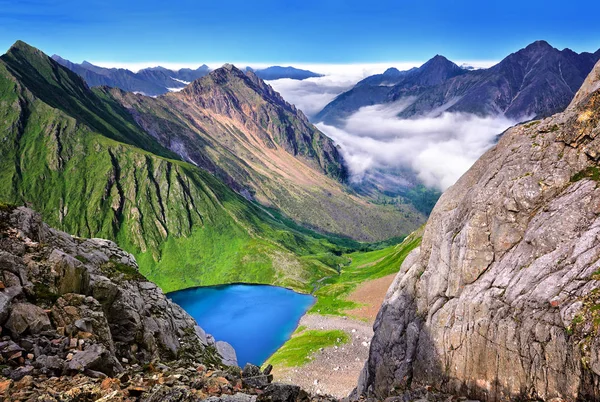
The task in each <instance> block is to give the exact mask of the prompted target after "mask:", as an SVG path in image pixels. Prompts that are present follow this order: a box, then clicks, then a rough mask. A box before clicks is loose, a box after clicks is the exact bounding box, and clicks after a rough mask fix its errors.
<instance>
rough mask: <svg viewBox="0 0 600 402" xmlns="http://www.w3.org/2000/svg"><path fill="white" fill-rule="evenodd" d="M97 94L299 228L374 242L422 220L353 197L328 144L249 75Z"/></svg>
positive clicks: (215, 75) (405, 206)
mask: <svg viewBox="0 0 600 402" xmlns="http://www.w3.org/2000/svg"><path fill="white" fill-rule="evenodd" d="M104 90H105V91H106V92H107V96H112V97H114V98H115V99H116V100H118V101H119V102H120V103H122V104H123V106H125V107H126V108H127V109H128V110H129V111H130V113H131V115H132V116H133V117H134V119H135V120H136V122H138V124H139V125H140V126H141V127H143V128H144V129H145V130H146V131H147V132H148V133H151V134H152V135H153V136H154V137H155V138H156V139H157V140H158V141H159V142H160V143H161V144H162V145H163V146H165V147H166V148H169V149H170V150H172V151H173V152H176V153H177V154H178V155H180V156H181V158H182V159H184V160H187V161H191V162H193V163H194V164H197V165H198V166H200V167H203V168H204V169H206V170H208V171H210V172H213V173H214V174H215V175H217V176H218V177H219V178H221V179H222V180H223V181H225V182H226V183H227V184H228V185H230V186H231V187H232V188H234V189H235V190H236V191H237V192H239V193H241V194H245V196H246V197H248V198H251V199H254V200H256V201H258V202H260V203H261V204H262V205H266V206H269V207H274V208H277V209H279V210H281V211H283V212H284V213H285V214H286V215H287V216H289V217H291V218H293V219H294V220H296V221H298V222H300V223H302V224H303V225H305V226H308V227H312V228H315V229H317V230H319V231H321V232H325V233H336V234H341V235H344V236H348V237H351V238H354V239H358V240H361V241H380V240H384V239H387V238H389V237H394V236H402V235H406V234H407V233H410V232H411V231H413V230H414V229H416V228H417V227H419V226H420V225H421V224H422V223H423V221H424V217H425V214H424V213H422V212H419V211H418V210H417V209H415V208H414V207H413V206H412V205H409V203H408V202H403V200H400V201H399V202H396V203H394V204H393V205H391V204H390V205H382V204H380V205H377V204H376V203H374V202H373V201H372V200H369V199H368V198H367V197H361V196H358V195H357V194H354V193H352V192H351V191H350V190H349V189H348V187H347V186H345V185H344V184H343V183H342V182H343V181H344V180H345V179H346V169H345V166H344V164H343V160H342V157H341V155H340V153H339V151H338V149H337V148H336V146H335V144H334V143H333V141H332V140H331V139H330V138H328V137H327V136H325V135H324V134H323V133H321V132H320V131H319V130H318V129H317V128H316V127H315V126H313V125H312V124H311V123H310V122H309V121H308V119H307V118H306V116H304V114H303V113H302V112H301V111H298V110H297V109H296V108H295V107H294V106H293V105H290V104H289V103H287V102H286V101H285V100H284V99H283V98H282V97H281V96H280V95H279V94H278V93H277V92H275V91H274V90H273V89H272V88H271V87H270V86H269V85H267V84H266V83H265V82H263V81H262V80H261V79H259V78H258V77H257V76H256V75H254V74H253V73H252V72H247V73H244V72H242V71H241V70H239V69H237V68H236V67H234V66H232V65H225V66H224V67H222V68H219V69H216V70H214V71H212V72H211V73H210V74H208V75H207V76H205V77H203V78H201V79H198V80H196V81H194V82H193V83H191V84H190V85H188V86H187V87H186V88H185V89H183V90H182V91H180V92H177V93H171V94H167V95H165V96H161V97H158V98H150V97H147V96H141V95H136V94H133V93H126V92H123V91H121V90H118V89H106V88H105V89H104ZM316 206H318V207H316Z"/></svg>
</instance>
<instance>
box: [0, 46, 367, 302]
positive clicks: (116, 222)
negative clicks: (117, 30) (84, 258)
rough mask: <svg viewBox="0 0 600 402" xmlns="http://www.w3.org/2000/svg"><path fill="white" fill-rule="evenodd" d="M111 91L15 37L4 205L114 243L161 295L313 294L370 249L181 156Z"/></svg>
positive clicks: (5, 90)
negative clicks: (271, 207)
mask: <svg viewBox="0 0 600 402" xmlns="http://www.w3.org/2000/svg"><path fill="white" fill-rule="evenodd" d="M111 99H112V98H110V97H109V96H108V95H107V93H106V92H105V91H102V90H94V91H92V90H90V89H89V88H87V86H86V85H85V84H84V82H83V81H82V80H81V79H80V78H79V77H78V76H76V75H75V74H73V73H71V72H69V71H68V70H66V69H64V68H62V67H60V66H58V65H57V64H56V63H55V62H54V61H52V60H50V59H49V58H48V57H46V56H45V55H44V54H43V53H41V52H39V51H38V50H36V49H34V48H31V47H29V46H27V45H26V44H24V43H17V44H16V45H15V46H13V48H11V50H10V51H9V52H8V53H7V54H6V55H4V56H2V57H1V58H0V132H1V133H2V137H1V138H0V155H1V156H2V157H1V158H0V201H3V202H9V203H13V204H26V205H29V206H31V207H32V208H34V209H36V210H38V211H39V212H40V213H41V214H42V215H43V217H44V219H45V220H46V221H47V222H48V223H49V224H50V225H52V226H55V227H58V228H61V229H63V230H65V231H68V232H70V233H73V234H76V235H80V236H86V237H104V238H109V239H113V240H115V241H117V242H118V243H119V245H121V246H122V247H124V248H125V249H127V250H129V251H131V252H132V253H133V254H134V255H135V256H136V257H137V259H138V261H139V263H140V266H141V269H142V272H143V273H144V274H145V275H147V277H148V278H149V279H150V280H153V281H155V282H156V283H158V284H159V285H160V286H161V287H163V289H164V290H165V291H172V290H176V289H181V288H185V287H191V286H198V285H212V284H218V283H228V282H249V283H272V284H277V285H282V286H288V287H291V288H294V289H297V290H301V291H311V290H312V289H313V288H314V285H315V283H316V281H317V280H318V279H320V278H322V277H325V276H330V275H332V274H335V273H336V268H337V267H338V265H339V264H340V261H341V257H339V256H340V255H341V254H342V253H344V252H348V251H349V250H352V249H358V248H361V247H363V246H362V245H361V244H359V243H357V242H354V241H351V240H347V239H336V238H330V237H328V236H324V235H318V234H315V233H313V232H311V231H310V230H307V229H305V228H302V227H299V226H297V225H295V224H294V223H293V222H292V221H290V220H288V219H286V218H284V217H283V216H281V215H280V214H278V213H276V211H268V210H266V209H264V208H263V207H261V206H259V205H258V204H254V203H252V202H249V201H247V200H246V199H245V198H243V197H241V196H239V195H238V194H236V193H235V192H234V191H232V190H231V189H230V188H229V187H228V186H227V185H225V184H224V183H223V182H221V181H220V180H219V179H217V178H216V177H215V176H213V175H211V174H210V173H207V172H206V171H204V170H202V169H199V168H198V167H196V166H194V165H192V164H190V163H187V162H184V161H181V160H179V159H177V156H176V155H175V154H173V153H171V152H170V151H168V150H167V149H165V148H164V147H162V146H161V145H160V144H159V143H158V142H156V141H155V140H154V138H153V137H152V136H149V135H148V134H147V133H146V132H145V131H144V130H142V129H141V128H140V127H139V126H138V125H137V124H136V123H135V122H134V121H133V120H131V117H130V115H129V114H128V113H127V112H126V111H125V110H124V109H123V108H122V107H121V106H120V105H119V104H118V103H116V102H112V101H111Z"/></svg>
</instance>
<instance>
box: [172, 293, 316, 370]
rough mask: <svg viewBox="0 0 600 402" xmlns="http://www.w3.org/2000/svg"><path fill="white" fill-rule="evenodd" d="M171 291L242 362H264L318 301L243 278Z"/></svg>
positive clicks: (308, 296)
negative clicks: (245, 282)
mask: <svg viewBox="0 0 600 402" xmlns="http://www.w3.org/2000/svg"><path fill="white" fill-rule="evenodd" d="M168 297H169V298H170V299H172V300H173V301H174V302H175V303H177V304H179V305H180V306H181V307H183V309H184V310H185V311H187V312H188V313H189V314H190V315H191V316H192V317H194V319H195V320H196V321H197V322H198V324H199V325H200V326H201V327H202V328H203V329H204V330H205V331H206V332H207V333H210V334H212V335H213V336H214V337H215V339H216V340H218V341H226V342H229V343H230V344H231V345H232V346H233V347H234V349H235V351H236V353H237V359H238V364H239V365H240V366H242V367H243V366H244V365H245V364H246V363H252V364H256V365H258V366H259V365H261V364H262V363H264V362H265V360H267V358H269V356H271V355H272V354H273V353H274V352H275V351H276V350H277V349H279V348H280V347H281V345H283V344H284V343H285V341H287V340H288V339H289V338H290V336H291V335H292V332H294V330H295V329H296V327H297V326H298V321H299V320H300V318H301V317H302V316H303V315H304V313H306V311H307V310H308V309H309V308H310V306H312V304H313V303H314V301H315V299H314V297H313V296H310V295H303V294H300V293H296V292H294V291H292V290H289V289H284V288H280V287H276V286H267V285H243V284H235V285H223V286H206V287H199V288H193V289H185V290H180V291H177V292H172V293H169V294H168Z"/></svg>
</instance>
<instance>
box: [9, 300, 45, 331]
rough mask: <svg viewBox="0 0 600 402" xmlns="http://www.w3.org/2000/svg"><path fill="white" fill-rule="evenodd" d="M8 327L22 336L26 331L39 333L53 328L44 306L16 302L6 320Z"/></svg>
mask: <svg viewBox="0 0 600 402" xmlns="http://www.w3.org/2000/svg"><path fill="white" fill-rule="evenodd" d="M6 328H7V329H8V330H9V331H10V332H11V333H12V334H13V336H20V335H22V334H24V333H26V332H28V333H30V334H39V333H40V332H42V331H46V330H49V329H51V328H52V325H51V324H50V319H49V318H48V314H46V312H45V311H44V310H43V309H42V308H40V307H38V306H36V305H35V304H31V303H15V304H13V306H12V309H11V312H10V316H9V317H8V320H7V321H6Z"/></svg>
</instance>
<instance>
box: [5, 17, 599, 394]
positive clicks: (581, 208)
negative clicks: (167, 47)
mask: <svg viewBox="0 0 600 402" xmlns="http://www.w3.org/2000/svg"><path fill="white" fill-rule="evenodd" d="M252 6H253V7H255V6H256V5H252ZM599 59H600V51H598V52H596V53H576V52H573V51H571V50H569V49H565V50H558V49H555V48H553V47H552V46H550V45H549V44H548V43H546V42H544V41H537V42H534V43H532V44H531V45H529V46H527V47H526V48H524V49H521V50H519V51H517V52H516V53H513V54H511V55H509V56H508V57H506V58H505V59H503V60H502V61H501V62H499V63H497V64H495V65H494V66H492V67H490V68H487V69H471V68H464V67H459V66H458V65H457V64H455V63H453V62H451V61H449V60H448V59H446V58H445V57H443V56H439V55H438V56H435V57H434V58H432V59H431V60H429V61H428V62H426V63H425V64H423V65H422V66H421V67H418V68H413V69H411V70H407V71H399V70H397V69H394V68H390V69H388V70H387V71H385V72H384V73H383V74H378V75H373V76H369V77H367V78H365V79H363V80H362V81H360V82H358V83H357V84H356V85H355V86H354V87H352V88H350V89H349V90H347V91H345V92H342V93H340V94H339V95H338V96H337V97H335V99H333V100H332V101H331V102H330V103H329V104H328V105H327V106H325V108H324V109H323V110H322V111H321V112H320V113H319V114H318V115H316V116H315V117H314V118H312V120H313V122H314V123H322V124H323V122H324V124H325V125H331V126H337V128H338V129H340V130H341V129H343V128H344V124H345V122H346V120H347V119H348V118H349V117H350V116H352V115H353V114H355V113H358V112H360V111H361V110H362V111H364V110H365V108H369V107H380V106H382V105H383V107H385V106H386V105H394V104H398V103H399V102H400V103H402V104H403V107H402V108H401V110H400V109H399V110H398V111H397V113H396V115H395V116H394V118H399V119H405V120H410V121H413V122H414V121H418V120H419V119H421V118H426V117H431V116H439V115H442V114H444V113H460V114H468V115H473V116H478V117H483V118H485V117H489V116H502V117H506V118H511V119H514V120H515V121H517V122H519V121H522V122H521V123H517V124H515V125H514V126H513V127H511V128H509V129H508V130H506V131H505V132H503V133H502V132H498V133H494V143H493V144H489V145H490V146H489V147H487V148H486V149H485V151H486V152H485V153H484V154H483V155H481V153H480V154H478V156H480V157H479V160H477V162H475V164H474V165H473V166H472V167H470V169H468V171H467V172H466V173H464V175H463V176H462V177H461V178H460V179H459V180H458V181H457V182H456V183H455V184H454V185H452V186H450V187H449V188H448V189H447V190H445V191H444V193H443V194H442V195H441V197H440V198H439V200H438V199H437V198H438V196H439V195H440V193H439V192H438V190H436V189H431V188H428V187H427V186H425V185H424V183H422V182H420V181H419V180H417V179H416V173H415V172H414V171H411V170H410V168H408V167H405V168H404V169H398V172H396V173H398V175H397V177H396V176H395V179H397V180H396V181H395V180H392V179H390V180H388V181H387V182H386V184H385V186H378V183H377V181H376V180H375V181H374V182H372V183H369V182H357V181H356V178H355V177H353V176H352V172H351V164H352V163H354V162H355V161H351V160H350V156H351V155H349V153H348V150H347V149H345V148H343V147H342V146H341V145H338V144H336V142H335V141H334V140H333V139H332V138H330V137H328V136H327V135H326V134H325V133H324V132H322V131H321V130H319V128H317V126H315V125H313V123H312V122H311V121H309V119H308V118H307V117H306V115H305V114H304V113H303V112H302V111H301V110H299V109H298V108H297V107H296V106H294V105H292V104H290V103H288V102H287V101H286V100H285V99H284V96H282V95H281V94H280V93H278V92H277V91H275V90H274V89H273V87H272V86H271V85H270V84H269V83H268V82H265V81H264V80H263V79H265V80H282V79H284V80H295V81H294V82H295V83H297V82H309V83H315V82H320V81H319V80H321V81H323V80H326V79H327V76H322V75H321V74H317V73H313V72H311V71H308V70H302V69H297V68H293V67H279V66H273V67H269V68H266V69H261V70H256V71H255V70H253V69H252V68H249V67H243V68H242V69H240V68H238V67H236V66H234V65H232V64H225V65H223V66H222V67H219V68H216V69H213V70H211V69H210V68H208V67H207V66H206V65H203V66H200V67H199V68H198V69H195V70H194V69H181V70H170V69H166V68H163V67H155V68H148V69H142V70H139V71H137V72H135V73H134V72H132V71H129V70H125V69H115V68H104V67H98V66H95V65H93V64H91V63H88V62H83V63H82V64H76V63H72V62H70V61H68V60H66V59H63V58H61V57H60V56H57V55H54V56H52V57H48V56H47V55H46V54H44V53H43V52H42V51H41V50H38V49H36V48H34V47H32V46H30V45H29V44H27V43H25V42H23V41H17V42H16V43H15V44H14V45H13V46H12V47H10V49H9V50H8V51H7V52H6V53H5V54H4V55H2V56H0V398H2V400H6V401H78V402H83V401H102V402H107V401H121V402H125V401H144V402H169V401H173V402H175V401H209V402H308V401H315V402H316V401H322V402H326V401H327V402H329V401H331V402H333V401H340V400H344V401H348V402H355V401H368V402H371V401H373V402H374V401H386V402H399V401H406V402H410V401H421V402H423V401H425V402H427V401H439V402H441V401H448V402H450V401H452V402H458V401H475V400H477V401H485V402H488V401H489V402H497V401H548V402H564V401H567V402H578V401H597V400H600V335H599V330H600V313H599V311H600V293H599V289H600V189H599V187H598V186H599V184H598V183H599V182H600V166H599V160H600V61H599ZM310 80H313V81H310ZM270 82H275V81H270ZM286 82H287V81H286ZM354 82H356V81H354ZM329 99H331V98H329ZM323 104H324V103H323ZM367 110H369V109H367ZM511 121H512V120H511ZM317 125H318V124H317ZM319 127H321V126H319ZM375 128H376V127H374V128H373V129H375ZM367 129H368V130H370V129H371V128H370V127H367ZM409 151H410V150H409ZM463 171H464V170H463ZM403 175H407V177H408V176H410V177H412V179H411V180H407V181H403V180H401V179H402V178H403V177H404V176H403ZM411 175H412V176H411ZM388 178H389V177H388ZM413 179H414V180H413ZM394 183H396V184H398V183H401V185H399V187H402V188H399V189H394V190H393V191H387V190H386V189H387V187H388V186H393V185H394ZM434 205H435V206H434ZM259 284H260V285H268V286H254V285H259ZM224 285H227V286H224ZM197 287H202V288H200V289H195V288H197ZM281 288H287V289H281ZM176 291H177V292H176ZM170 292H175V293H170ZM169 293H170V294H169ZM298 293H303V294H302V295H300V294H298ZM264 295H270V296H264ZM263 296H264V297H263ZM207 300H212V302H210V303H209V302H208V301H207ZM215 300H225V302H224V303H225V304H226V307H227V309H223V310H219V306H218V305H217V304H218V303H217V302H216V301H215ZM176 302H179V303H181V306H182V307H183V308H182V307H180V306H179V305H178V304H176ZM236 303H237V304H236ZM273 304H277V305H276V306H273ZM221 307H222V306H221ZM275 307H277V308H275ZM207 311H208V312H209V313H210V314H209V313H207ZM224 311H226V312H227V315H226V316H225V314H224ZM248 312H251V313H252V314H247V313H248ZM267 313H269V314H270V315H267ZM192 316H193V317H192ZM272 317H275V318H272ZM290 317H291V318H290ZM298 317H300V319H299V320H298ZM207 318H210V319H209V320H208V319H207ZM203 319H207V321H208V322H212V323H214V322H216V323H217V324H216V327H214V330H213V329H211V330H210V331H208V326H207V325H204V324H203V323H202V320H203ZM256 322H258V323H259V327H256V326H255V327H253V328H252V330H250V329H249V328H250V326H252V325H253V324H256ZM240 323H243V325H242V324H240ZM236 324H240V325H239V326H236ZM244 326H246V327H244ZM224 327H227V328H224ZM207 331H208V332H211V333H213V334H214V335H215V336H213V335H211V334H209V333H207ZM228 331H229V332H228ZM227 333H229V334H231V333H234V335H236V336H235V337H234V336H232V338H235V341H238V340H239V339H246V338H251V337H252V336H254V337H255V340H260V344H261V345H260V353H250V352H257V351H258V349H259V346H258V343H259V342H258V341H256V342H255V343H252V341H247V340H246V341H245V342H246V343H245V344H244V345H243V348H239V350H240V353H239V354H236V350H235V348H234V347H233V346H232V344H233V343H234V339H232V340H231V344H230V343H229V342H227V341H228V339H218V338H219V336H221V335H220V334H227ZM241 335H244V336H241ZM223 336H226V335H223ZM215 337H217V339H215ZM267 338H268V339H271V338H276V339H275V343H268V342H266V339H267ZM276 342H279V343H276ZM265 343H268V344H267V345H265ZM275 344H276V346H274V345H275ZM242 350H243V351H244V354H243V356H251V357H247V358H242V359H244V360H252V361H253V362H254V363H256V365H255V364H250V363H248V364H245V363H246V362H245V361H240V359H239V358H240V356H242V353H241V351H242ZM273 350H275V352H274V353H272V351H273ZM270 353H272V354H271V355H270V356H268V355H269V354H270ZM267 356H268V358H267ZM265 359H266V360H265ZM259 360H260V361H259Z"/></svg>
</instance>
